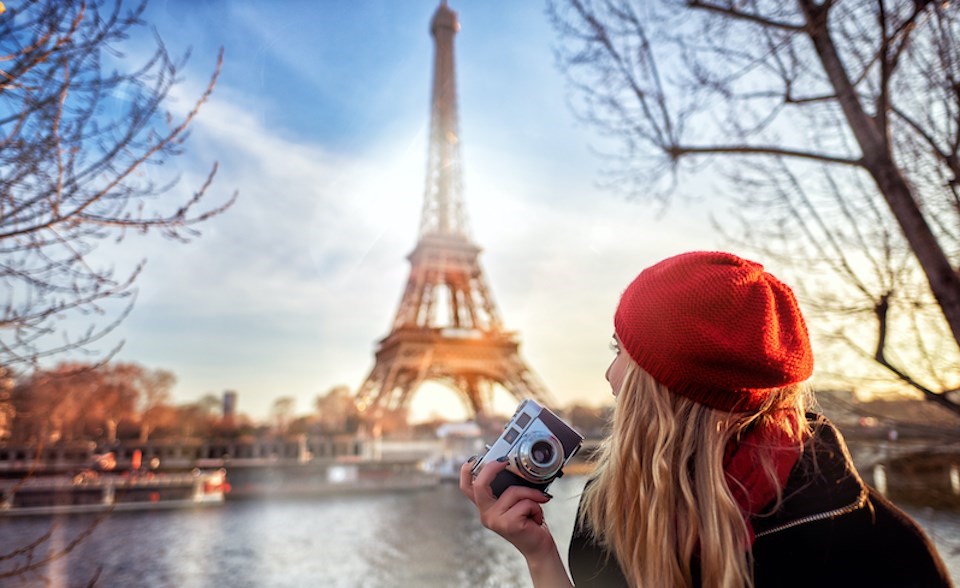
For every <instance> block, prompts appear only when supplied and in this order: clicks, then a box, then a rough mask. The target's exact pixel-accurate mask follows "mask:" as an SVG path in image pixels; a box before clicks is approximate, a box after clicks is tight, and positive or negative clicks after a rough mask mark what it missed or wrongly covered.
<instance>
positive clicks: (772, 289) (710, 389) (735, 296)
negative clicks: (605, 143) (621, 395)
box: [613, 251, 813, 412]
mask: <svg viewBox="0 0 960 588" xmlns="http://www.w3.org/2000/svg"><path fill="white" fill-rule="evenodd" d="M613 322H614V328H615V330H616V333H617V337H619V338H620V342H621V344H622V346H623V348H624V349H625V350H626V352H627V353H628V354H629V355H630V357H631V358H632V359H633V360H634V361H636V362H637V363H638V364H639V365H640V367H642V368H643V369H644V370H646V372H647V373H649V374H650V375H651V376H653V378H654V379H655V380H657V381H658V382H660V383H661V384H663V385H664V386H666V387H667V388H669V389H670V390H672V391H673V392H675V393H677V394H681V395H683V396H686V397H687V398H690V399H691V400H695V401H696V402H700V403H702V404H705V405H707V406H710V407H712V408H717V409H721V410H726V411H731V412H734V411H735V412H748V411H753V410H757V409H758V408H759V407H760V406H761V405H762V403H763V401H764V399H765V397H766V394H767V392H768V391H769V389H771V388H778V387H781V386H786V385H788V384H794V383H797V382H802V381H803V380H806V379H807V378H809V377H810V374H811V373H812V372H813V353H812V351H811V350H810V340H809V338H808V336H807V327H806V324H805V323H804V320H803V316H802V315H801V314H800V309H799V307H798V306H797V300H796V298H794V296H793V292H792V291H791V290H790V288H788V287H787V286H786V285H785V284H783V283H782V282H780V280H778V279H777V278H775V277H773V276H772V275H770V274H768V273H766V272H765V271H763V266H762V265H760V264H759V263H754V262H752V261H747V260H745V259H741V258H739V257H737V256H736V255H733V254H730V253H720V252H703V251H696V252H692V253H684V254H682V255H677V256H676V257H671V258H668V259H666V260H664V261H661V262H660V263H658V264H656V265H654V266H651V267H649V268H647V269H645V270H643V272H641V273H640V275H639V276H637V278H636V279H635V280H634V281H633V282H632V283H631V284H630V286H628V287H627V290H626V291H625V292H624V293H623V296H622V297H621V298H620V305H619V306H618V307H617V312H616V315H615V316H614V320H613Z"/></svg>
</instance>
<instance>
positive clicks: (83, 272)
mask: <svg viewBox="0 0 960 588" xmlns="http://www.w3.org/2000/svg"><path fill="white" fill-rule="evenodd" d="M127 4H129V3H126V2H124V1H123V0H86V1H83V0H33V1H25V2H17V3H8V5H7V11H6V12H5V13H4V14H2V15H0V280H2V284H3V294H4V301H3V304H2V308H0V365H4V366H8V367H20V368H29V367H31V366H33V365H36V363H37V361H38V360H40V359H42V358H44V357H47V356H50V355H53V354H57V353H61V352H63V351H66V350H73V349H78V348H83V347H85V346H87V345H89V344H90V343H92V342H94V341H97V340H98V339H101V338H102V337H103V336H104V335H105V334H107V333H109V332H110V331H111V330H112V329H113V328H114V327H115V326H116V325H117V324H118V323H119V321H120V320H122V319H123V317H124V316H125V315H126V312H127V311H129V308H130V304H132V298H129V297H130V296H131V294H132V293H133V292H134V288H133V286H134V282H135V280H136V279H137V276H138V274H139V273H140V270H141V267H142V262H141V264H140V265H138V266H137V267H136V268H135V269H133V270H132V271H130V273H125V274H123V275H115V272H114V270H113V269H112V268H111V267H109V265H107V264H105V263H104V262H103V261H102V260H98V259H96V258H95V257H96V256H95V254H94V252H95V251H96V249H97V247H98V245H102V244H103V243H105V242H106V240H120V239H123V238H124V236H125V235H126V234H127V233H128V232H129V231H136V232H149V231H156V232H158V233H159V234H162V235H163V236H165V237H167V238H170V239H173V240H177V241H185V240H188V239H189V238H191V237H193V236H195V235H197V231H196V225H197V224H198V223H200V222H202V221H204V220H206V219H209V218H210V217H212V216H214V215H216V214H218V213H220V212H222V211H224V210H225V209H226V208H227V207H228V206H230V204H231V203H232V202H233V200H234V198H235V197H236V194H234V195H233V196H231V197H229V198H226V199H224V201H222V202H219V203H213V204H209V203H208V202H207V201H208V200H209V198H208V197H207V190H208V188H209V186H210V183H211V181H212V180H213V176H214V174H215V172H216V165H215V164H214V165H213V167H212V169H211V171H210V173H209V175H208V177H207V178H206V180H205V181H204V182H202V183H201V185H199V186H198V187H197V188H196V190H195V191H193V193H192V194H191V193H189V192H188V193H184V192H183V191H182V190H180V189H177V182H176V181H161V180H156V179H154V176H155V175H156V174H153V173H149V168H150V167H152V166H158V165H162V164H164V163H166V162H168V161H170V158H171V157H174V156H176V155H179V154H180V153H181V151H182V149H183V145H184V141H185V140H186V138H187V129H188V127H189V126H190V124H191V122H192V121H193V120H194V118H195V117H196V115H197V112H198V110H199V109H200V107H201V106H202V105H203V104H204V103H205V102H206V101H207V99H208V98H209V96H210V94H211V92H212V90H213V87H214V84H215V83H216V79H217V76H218V74H219V71H220V60H222V54H221V56H220V59H219V60H218V63H217V66H216V69H215V72H214V74H213V76H212V78H211V80H210V82H209V84H208V85H207V87H206V89H205V90H204V91H203V92H202V94H201V96H200V98H199V99H198V100H197V101H196V103H194V104H193V106H192V107H191V108H190V109H189V110H188V111H186V112H185V113H184V114H183V115H182V116H179V117H177V116H174V115H173V114H171V113H170V112H168V110H167V109H166V106H165V105H166V104H167V102H168V97H169V94H170V91H171V89H172V88H173V86H174V85H175V83H176V82H177V76H178V72H179V70H180V68H181V67H182V66H183V60H174V59H173V58H172V57H171V56H170V55H169V54H168V52H167V50H166V48H165V47H164V45H163V43H162V42H161V41H160V39H159V38H156V45H155V49H154V50H153V52H152V54H149V55H148V56H146V58H145V59H143V60H142V61H140V62H138V63H136V64H131V63H129V62H130V61H131V60H130V59H128V58H127V57H126V56H125V55H124V54H123V53H122V52H121V50H120V48H121V46H122V43H123V41H124V40H125V39H127V38H128V37H129V36H130V35H132V34H134V33H137V32H142V31H144V29H145V23H144V22H143V20H142V18H141V17H142V15H143V11H144V9H145V6H146V2H143V3H142V4H140V5H139V6H136V7H135V8H134V9H133V10H130V8H129V7H128V6H126V5H127ZM123 298H128V300H127V301H125V302H122V303H120V305H115V304H112V303H111V301H113V300H116V299H123ZM124 309H125V310H124ZM104 314H106V316H107V318H100V317H101V315H104ZM69 317H90V318H89V319H88V322H89V328H87V329H85V330H82V331H81V332H63V330H62V328H61V327H60V325H61V324H63V323H62V320H63V319H65V318H69ZM107 355H109V354H107Z"/></svg>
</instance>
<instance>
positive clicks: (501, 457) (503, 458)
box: [497, 455, 509, 463]
mask: <svg viewBox="0 0 960 588" xmlns="http://www.w3.org/2000/svg"><path fill="white" fill-rule="evenodd" d="M507 459H509V458H508V457H507V456H506V455H502V456H500V457H498V458H497V461H498V462H500V463H504V462H506V461H507Z"/></svg>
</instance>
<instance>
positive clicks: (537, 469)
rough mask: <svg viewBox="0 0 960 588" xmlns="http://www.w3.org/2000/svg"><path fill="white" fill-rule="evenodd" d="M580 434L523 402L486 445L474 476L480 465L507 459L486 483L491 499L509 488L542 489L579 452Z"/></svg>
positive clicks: (581, 437)
mask: <svg viewBox="0 0 960 588" xmlns="http://www.w3.org/2000/svg"><path fill="white" fill-rule="evenodd" d="M582 442H583V435H581V434H580V433H577V432H576V431H574V430H573V429H571V428H570V426H569V425H567V423H565V422H563V421H562V420H560V418H559V417H557V415H555V414H553V413H552V412H550V411H549V410H548V409H546V408H543V407H542V406H540V405H539V404H537V403H536V402H534V401H533V400H524V401H523V402H521V403H520V406H518V407H517V412H515V413H514V414H513V418H511V419H510V422H508V423H507V426H506V427H504V428H503V433H501V434H500V437H499V438H498V439H497V440H496V441H495V442H494V443H493V445H488V446H487V451H486V453H484V454H483V455H481V456H480V458H479V459H478V460H477V463H476V464H475V465H474V466H473V475H474V476H476V475H477V474H478V473H479V472H480V469H481V468H482V467H483V466H484V464H486V463H489V462H492V461H496V460H497V459H498V458H500V457H503V456H507V468H506V469H505V470H503V471H502V472H499V473H498V474H497V477H496V478H494V479H493V482H491V483H490V487H491V489H492V490H493V494H494V496H500V495H501V494H502V493H503V491H504V490H506V489H507V488H508V487H510V486H517V485H520V486H530V487H531V488H539V489H540V490H546V489H547V487H548V486H549V485H550V483H551V482H553V480H554V479H556V478H559V477H560V476H562V475H563V466H564V465H566V463H567V461H569V460H570V458H571V457H573V456H574V454H575V453H576V452H577V450H579V449H580V444H581V443H582Z"/></svg>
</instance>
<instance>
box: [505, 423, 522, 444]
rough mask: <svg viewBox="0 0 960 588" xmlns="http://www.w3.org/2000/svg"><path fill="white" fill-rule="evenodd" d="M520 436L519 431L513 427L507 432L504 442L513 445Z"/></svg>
mask: <svg viewBox="0 0 960 588" xmlns="http://www.w3.org/2000/svg"><path fill="white" fill-rule="evenodd" d="M519 436H520V431H519V429H515V428H513V427H511V428H510V430H509V431H507V432H506V434H504V436H503V440H504V441H506V442H507V443H513V442H514V441H516V440H517V437H519Z"/></svg>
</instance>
